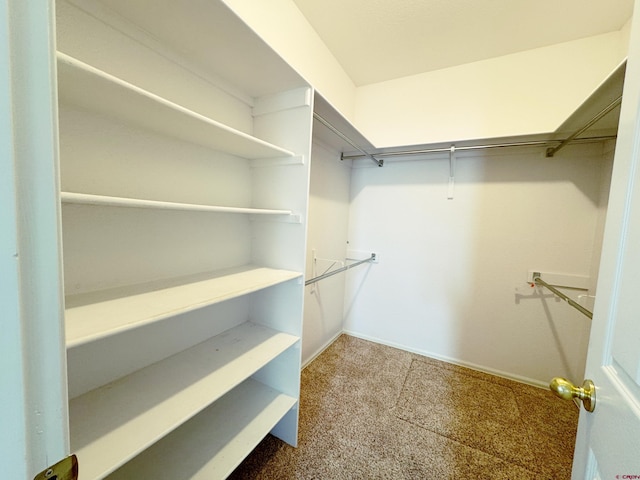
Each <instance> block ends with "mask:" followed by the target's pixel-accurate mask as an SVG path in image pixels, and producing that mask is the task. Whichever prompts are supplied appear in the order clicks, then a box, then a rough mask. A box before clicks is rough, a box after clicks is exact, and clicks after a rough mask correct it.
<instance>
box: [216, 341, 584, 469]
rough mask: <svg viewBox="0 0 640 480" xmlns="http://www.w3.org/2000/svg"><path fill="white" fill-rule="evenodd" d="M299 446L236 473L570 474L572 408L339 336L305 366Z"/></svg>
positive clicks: (278, 448) (261, 457)
mask: <svg viewBox="0 0 640 480" xmlns="http://www.w3.org/2000/svg"><path fill="white" fill-rule="evenodd" d="M300 397H301V398H300V430H299V445H298V448H293V447H291V446H289V445H287V444H285V443H284V442H282V441H280V440H278V439H277V438H275V437H272V436H270V435H268V436H267V437H266V438H265V439H264V440H263V441H262V443H260V444H259V445H258V446H257V447H256V448H255V450H254V451H253V452H252V453H251V454H250V455H249V456H248V457H247V458H246V459H245V461H244V462H243V463H242V464H241V465H240V466H239V467H238V468H237V469H236V470H235V472H234V473H233V474H232V475H231V476H230V477H229V478H231V479H234V480H241V479H265V480H267V479H274V480H275V479H277V480H284V479H350V480H351V479H411V480H416V479H474V480H476V479H491V480H503V479H504V480H534V479H536V480H539V479H554V480H555V479H558V480H560V479H569V478H570V477H571V462H572V457H573V447H574V443H575V433H576V427H577V421H578V409H577V408H576V407H575V405H574V404H573V403H572V402H566V401H562V400H560V399H558V398H556V397H554V396H553V395H552V394H551V393H550V392H548V391H546V390H544V389H540V388H536V387H532V386H529V385H524V384H521V383H517V382H514V381H511V380H507V379H504V378H500V377H496V376H493V375H488V374H485V373H482V372H478V371H475V370H470V369H468V368H463V367H459V366H455V365H451V364H448V363H445V362H441V361H438V360H434V359H431V358H427V357H423V356H420V355H417V354H412V353H409V352H405V351H403V350H398V349H395V348H391V347H387V346H384V345H379V344H376V343H372V342H368V341H365V340H361V339H358V338H355V337H350V336H347V335H342V336H341V337H340V338H338V340H337V341H336V342H334V343H333V344H332V345H331V346H330V347H329V348H328V349H327V350H325V351H324V352H323V353H322V354H321V355H320V356H319V357H318V358H316V359H315V360H314V361H313V362H312V363H311V364H310V365H308V366H307V368H305V369H304V370H303V372H302V377H301V395H300Z"/></svg>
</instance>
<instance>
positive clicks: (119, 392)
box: [69, 323, 299, 480]
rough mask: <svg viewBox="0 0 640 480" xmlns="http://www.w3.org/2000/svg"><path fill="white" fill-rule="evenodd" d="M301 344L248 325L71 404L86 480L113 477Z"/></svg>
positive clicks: (73, 431) (74, 435) (73, 441)
mask: <svg viewBox="0 0 640 480" xmlns="http://www.w3.org/2000/svg"><path fill="white" fill-rule="evenodd" d="M298 341H299V338H298V337H296V336H293V335H289V334H286V333H282V332H278V331H275V330H272V329H269V328H266V327H263V326H261V325H256V324H252V323H245V324H242V325H240V326H238V327H235V328H232V329H230V330H227V331H226V332H223V333H222V334H220V335H217V336H216V337H213V338H212V339H209V340H207V341H205V342H203V343H200V344H198V345H195V346H194V347H192V348H189V349H188V350H185V351H183V352H180V353H178V354H176V355H173V356H172V357H169V358H167V359H165V360H163V361H161V362H158V363H155V364H153V365H150V366H148V367H146V368H143V369H141V370H138V371H137V372H134V373H133V374H131V375H128V376H126V377H124V378H121V379H119V380H117V381H115V382H112V383H110V384H107V385H105V386H104V387H101V388H98V389H96V390H92V391H90V392H88V393H86V394H84V395H81V396H79V397H77V398H74V399H72V400H71V401H70V403H69V416H70V426H71V449H72V451H73V452H74V453H75V454H77V456H78V460H79V461H80V464H81V465H82V466H81V469H82V478H83V479H84V480H89V479H96V478H103V477H104V476H105V475H107V474H109V473H111V472H113V471H114V470H115V469H117V468H118V467H120V466H121V465H123V464H124V463H125V462H127V461H128V460H130V459H131V458H133V457H134V456H136V455H138V454H139V453H140V452H142V451H143V450H144V449H146V448H148V447H149V446H151V445H152V444H154V443H155V442H157V441H158V440H160V439H161V438H162V437H164V436H165V435H167V434H169V433H170V432H171V431H173V430H175V429H176V428H178V427H180V426H181V425H182V424H183V423H184V422H186V421H188V420H189V419H190V418H192V417H193V416H194V415H197V414H198V413H199V412H201V411H202V410H203V409H205V408H207V407H208V406H209V405H211V404H212V403H213V402H215V401H216V400H218V399H220V398H221V397H222V396H223V395H226V394H227V393H228V392H230V391H232V390H233V389H235V388H236V387H237V386H238V385H239V384H240V383H241V382H243V381H244V380H245V379H247V378H248V377H250V376H251V375H253V374H254V373H256V372H257V371H258V370H259V369H261V368H262V367H264V366H265V365H267V364H268V363H269V362H271V361H272V360H274V359H275V358H276V357H277V356H278V355H280V354H281V353H283V352H285V351H286V350H287V349H289V348H290V347H292V346H293V345H295V343H296V342H298ZM130 478H136V477H130ZM139 478H143V477H139Z"/></svg>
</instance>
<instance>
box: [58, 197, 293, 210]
mask: <svg viewBox="0 0 640 480" xmlns="http://www.w3.org/2000/svg"><path fill="white" fill-rule="evenodd" d="M60 200H61V201H62V203H67V204H76V205H96V206H104V207H125V208H152V209H157V210H186V211H191V212H210V213H241V214H242V213H247V214H252V215H293V212H292V211H291V210H276V209H266V208H245V207H226V206H218V205H198V204H193V203H176V202H163V201H158V200H142V199H138V198H125V197H111V196H107V195H93V194H88V193H74V192H60Z"/></svg>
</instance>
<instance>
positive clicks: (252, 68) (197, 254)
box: [56, 0, 313, 480]
mask: <svg viewBox="0 0 640 480" xmlns="http://www.w3.org/2000/svg"><path fill="white" fill-rule="evenodd" d="M56 7H57V35H58V39H57V40H58V41H57V43H58V48H59V52H58V54H57V65H58V92H59V111H60V114H59V117H60V118H59V125H60V145H61V168H60V171H61V178H60V181H61V182H60V183H61V189H62V192H61V194H60V199H61V202H62V230H63V245H64V251H63V257H64V258H63V263H64V269H65V279H64V280H65V303H66V306H65V332H66V346H67V370H68V381H69V392H70V397H71V399H70V402H69V419H70V420H69V422H70V437H71V438H70V443H71V452H70V453H75V454H76V455H77V456H78V460H79V464H80V472H81V478H83V480H84V479H86V480H89V479H99V478H106V477H107V476H110V477H113V478H157V477H163V478H166V477H168V476H170V477H171V478H183V479H187V478H207V479H209V478H224V477H226V476H227V475H229V474H230V473H231V472H232V471H233V469H234V468H235V467H236V466H237V465H238V464H239V463H240V462H241V461H242V459H243V458H244V457H245V456H246V455H247V454H248V453H249V452H250V451H251V450H252V449H253V448H254V447H255V445H257V443H258V442H259V441H260V440H261V439H262V438H263V437H264V436H265V435H266V434H267V433H269V432H272V433H273V434H274V435H276V436H278V437H280V438H282V439H283V440H285V441H287V442H288V443H290V444H292V445H295V444H296V442H297V423H298V420H297V419H298V399H299V375H300V336H301V334H302V302H303V288H304V286H303V282H302V271H303V269H304V264H305V261H304V258H305V241H306V224H305V220H306V218H305V217H306V209H307V202H308V177H309V165H308V161H305V159H307V158H309V155H310V144H311V128H312V111H313V92H312V90H311V89H310V87H309V86H308V85H307V84H306V83H305V82H304V80H303V79H301V78H300V77H299V76H298V75H297V74H296V73H295V72H293V71H292V70H291V69H290V67H289V66H288V65H287V64H286V63H285V62H284V61H283V60H282V59H280V58H279V57H278V56H277V55H275V54H274V53H273V52H272V51H271V50H269V49H268V47H266V45H265V44H264V43H263V42H262V41H261V40H260V39H259V38H257V37H256V36H255V34H254V33H253V32H252V31H251V30H249V29H248V28H247V27H246V26H245V25H244V24H243V23H242V22H241V21H240V20H239V19H238V18H237V17H236V16H235V15H234V14H233V13H232V12H231V11H230V10H229V9H228V8H227V7H226V6H225V5H224V3H223V2H219V1H212V2H206V3H203V2H198V1H196V0H194V1H193V2H187V4H184V2H182V3H181V5H180V6H176V5H173V4H172V2H167V3H166V4H163V5H162V6H158V5H157V3H156V2H152V1H140V2H128V1H124V0H61V1H59V2H57V5H56ZM150 12H152V13H153V15H151V14H147V13H150ZM89 32H90V33H89ZM185 452H189V453H188V455H187V454H185Z"/></svg>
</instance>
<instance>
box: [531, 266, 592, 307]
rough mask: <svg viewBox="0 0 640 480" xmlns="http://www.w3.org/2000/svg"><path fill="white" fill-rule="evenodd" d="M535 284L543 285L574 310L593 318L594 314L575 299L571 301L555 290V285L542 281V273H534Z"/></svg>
mask: <svg viewBox="0 0 640 480" xmlns="http://www.w3.org/2000/svg"><path fill="white" fill-rule="evenodd" d="M533 283H534V284H536V285H541V286H543V287H545V288H547V289H548V290H551V291H552V292H553V293H554V294H556V295H557V296H558V297H560V298H561V299H562V300H564V301H566V302H567V303H568V304H569V305H571V306H572V307H573V308H575V309H576V310H578V311H579V312H580V313H582V314H583V315H586V316H587V317H589V318H593V313H592V312H590V311H589V310H587V309H586V308H584V307H583V306H582V305H580V304H579V303H578V302H576V301H574V300H573V299H571V298H570V297H568V296H567V295H565V294H564V293H562V292H561V291H560V290H558V289H557V288H555V287H554V286H553V285H549V284H548V283H547V282H545V281H544V280H542V277H541V275H540V272H533Z"/></svg>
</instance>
